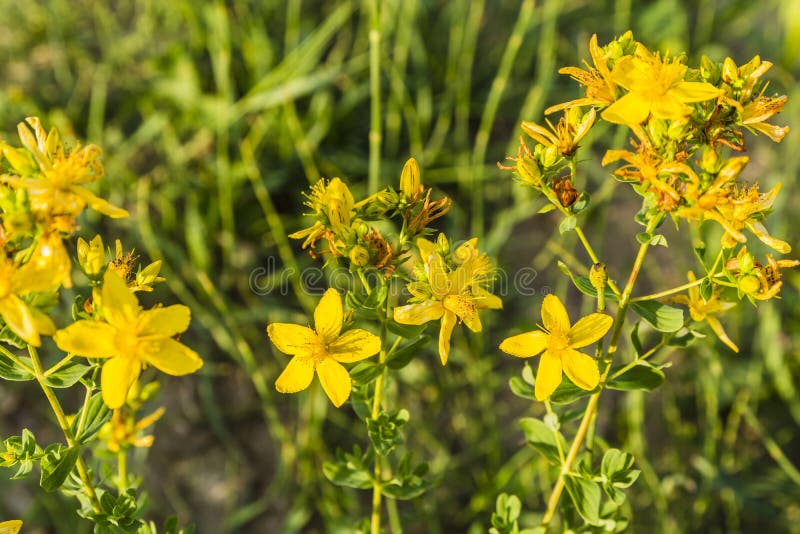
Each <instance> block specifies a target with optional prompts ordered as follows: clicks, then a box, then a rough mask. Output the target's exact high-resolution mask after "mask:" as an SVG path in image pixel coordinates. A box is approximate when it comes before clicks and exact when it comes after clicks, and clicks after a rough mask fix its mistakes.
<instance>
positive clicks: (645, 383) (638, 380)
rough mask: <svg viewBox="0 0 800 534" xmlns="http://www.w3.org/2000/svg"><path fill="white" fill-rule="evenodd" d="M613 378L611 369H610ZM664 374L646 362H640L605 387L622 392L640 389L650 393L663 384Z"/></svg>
mask: <svg viewBox="0 0 800 534" xmlns="http://www.w3.org/2000/svg"><path fill="white" fill-rule="evenodd" d="M612 376H613V369H612ZM664 378H665V377H664V372H663V371H662V370H661V369H659V368H657V367H654V366H653V365H652V364H651V363H648V362H647V361H644V360H642V361H640V362H639V363H638V364H636V365H635V366H633V367H631V368H630V369H628V370H627V371H625V372H624V373H622V374H621V375H619V376H618V377H616V378H614V379H612V380H610V381H609V382H608V384H606V386H607V387H609V388H611V389H619V390H622V391H631V390H636V389H641V390H644V391H652V390H654V389H655V388H657V387H658V386H660V385H661V384H662V383H663V382H664Z"/></svg>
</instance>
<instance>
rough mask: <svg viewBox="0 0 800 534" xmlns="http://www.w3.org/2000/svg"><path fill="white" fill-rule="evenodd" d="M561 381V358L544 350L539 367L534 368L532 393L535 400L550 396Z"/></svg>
mask: <svg viewBox="0 0 800 534" xmlns="http://www.w3.org/2000/svg"><path fill="white" fill-rule="evenodd" d="M560 383H561V359H560V358H559V357H558V356H554V355H553V354H552V353H551V352H550V351H548V350H546V351H544V352H543V353H542V358H541V361H539V368H538V369H537V370H536V382H535V384H534V387H533V394H534V396H535V397H536V400H538V401H543V400H545V399H547V398H549V397H550V395H552V394H553V392H554V391H555V390H556V388H557V387H558V385H559V384H560Z"/></svg>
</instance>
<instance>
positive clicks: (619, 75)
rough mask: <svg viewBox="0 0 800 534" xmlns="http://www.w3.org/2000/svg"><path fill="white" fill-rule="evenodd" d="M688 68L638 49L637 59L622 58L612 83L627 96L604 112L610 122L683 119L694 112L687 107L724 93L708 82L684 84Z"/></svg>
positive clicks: (642, 47) (617, 65)
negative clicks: (621, 88) (623, 90)
mask: <svg viewBox="0 0 800 534" xmlns="http://www.w3.org/2000/svg"><path fill="white" fill-rule="evenodd" d="M686 70H687V67H686V65H683V64H681V63H680V62H679V61H678V60H677V59H673V60H672V61H670V60H669V59H668V58H664V59H663V60H662V58H661V56H660V55H659V54H654V53H652V52H650V51H649V50H647V48H645V47H644V46H643V45H642V44H641V43H640V44H638V45H637V48H636V55H635V56H625V57H622V58H620V59H619V60H618V61H617V63H616V64H615V65H614V70H613V71H612V72H611V79H612V80H613V81H614V83H616V84H617V85H619V86H621V87H624V88H625V89H627V90H628V93H627V94H626V95H625V96H623V97H622V98H620V99H619V100H617V101H616V102H614V103H613V104H611V105H610V106H609V107H608V108H606V109H605V111H603V113H602V116H603V118H604V119H605V120H607V121H609V122H614V123H617V124H628V125H636V124H640V123H642V122H644V121H645V120H646V119H647V117H649V116H650V115H652V116H653V117H655V118H657V119H671V120H674V119H681V118H683V117H687V116H688V115H689V114H691V112H692V108H691V107H690V106H688V105H687V104H690V103H693V102H702V101H704V100H711V99H712V98H716V97H718V96H720V95H721V94H722V92H721V91H720V90H719V89H717V88H716V87H714V86H713V85H711V84H710V83H706V82H687V81H684V76H685V75H686Z"/></svg>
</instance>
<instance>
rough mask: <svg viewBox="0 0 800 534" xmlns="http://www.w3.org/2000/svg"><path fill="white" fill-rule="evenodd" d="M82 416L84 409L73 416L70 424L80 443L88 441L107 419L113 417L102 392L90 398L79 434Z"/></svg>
mask: <svg viewBox="0 0 800 534" xmlns="http://www.w3.org/2000/svg"><path fill="white" fill-rule="evenodd" d="M82 417H83V410H81V411H79V412H78V413H77V414H76V415H75V417H73V418H72V423H71V424H70V430H72V435H74V436H75V439H76V440H78V443H86V442H88V441H89V440H90V439H92V437H94V435H95V434H97V432H98V431H99V430H100V428H101V427H102V426H103V425H104V424H105V423H106V421H108V420H109V419H111V410H110V409H109V408H108V406H106V403H105V402H103V396H102V395H101V394H100V393H95V394H94V395H92V398H91V399H89V404H88V405H87V406H86V416H85V417H84V419H85V421H84V423H83V429H81V432H80V435H78V423H79V422H80V420H81V418H82Z"/></svg>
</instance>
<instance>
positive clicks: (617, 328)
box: [541, 214, 663, 530]
mask: <svg viewBox="0 0 800 534" xmlns="http://www.w3.org/2000/svg"><path fill="white" fill-rule="evenodd" d="M662 217H663V215H662V214H659V215H656V216H655V217H653V218H652V219H651V220H650V223H649V224H648V225H647V232H648V233H652V232H653V231H654V230H655V229H656V227H657V226H658V223H660V222H661V219H662ZM649 247H650V244H649V242H648V243H643V244H642V245H640V246H639V252H638V253H637V254H636V259H635V260H634V262H633V267H632V268H631V273H630V275H629V276H628V282H627V284H625V288H624V289H623V290H622V294H621V296H620V299H619V310H618V311H617V315H616V317H615V318H614V327H613V328H614V329H613V331H612V333H611V341H609V344H608V350H607V351H606V355H607V357H608V359H609V360H610V359H611V357H612V356H613V354H614V353H615V352H616V351H617V346H618V345H619V340H620V337H621V335H622V326H623V325H624V324H625V313H626V312H627V311H628V305H629V304H630V298H631V293H632V292H633V286H634V285H635V284H636V279H637V278H638V277H639V272H640V271H641V268H642V264H643V263H644V258H645V256H646V255H647V250H648V249H649ZM610 370H611V365H610V363H609V365H608V366H607V367H606V369H605V371H603V374H602V376H601V377H600V383H601V384H602V383H603V382H604V381H605V379H606V377H607V376H608V372H609V371H610ZM600 393H602V390H600V391H598V392H597V393H595V394H594V395H592V396H591V397H590V398H589V403H588V404H587V405H586V410H585V411H584V414H583V419H581V424H580V426H579V427H578V432H577V433H576V434H575V438H574V439H573V440H572V445H571V446H570V449H569V452H568V453H567V458H566V460H565V461H564V463H563V464H562V465H561V471H560V473H559V475H558V480H556V485H555V486H554V487H553V491H552V493H551V494H550V498H549V499H548V501H547V510H545V513H544V516H543V517H542V523H541V526H543V527H545V530H546V529H547V526H548V525H549V524H550V521H551V520H552V519H553V516H554V515H555V513H556V508H557V507H558V502H559V500H560V498H561V494H562V493H563V491H564V478H565V477H566V475H567V474H568V473H569V472H570V471H571V469H572V464H573V463H574V462H575V458H576V457H577V456H578V452H579V451H580V448H581V445H582V444H583V440H584V438H585V437H586V435H587V432H588V431H589V426H590V424H591V422H592V420H593V419H594V417H595V412H596V411H597V404H598V402H599V400H600Z"/></svg>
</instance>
